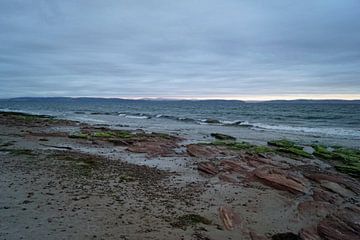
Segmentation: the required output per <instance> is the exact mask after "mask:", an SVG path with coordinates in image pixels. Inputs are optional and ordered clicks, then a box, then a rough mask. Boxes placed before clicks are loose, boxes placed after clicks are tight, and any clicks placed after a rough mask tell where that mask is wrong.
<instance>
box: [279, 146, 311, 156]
mask: <svg viewBox="0 0 360 240" xmlns="http://www.w3.org/2000/svg"><path fill="white" fill-rule="evenodd" d="M276 151H277V152H282V153H289V154H292V155H296V156H300V157H305V158H313V156H312V155H311V154H310V153H308V152H305V151H304V150H303V149H299V148H296V147H287V148H283V147H280V148H278V149H276Z"/></svg>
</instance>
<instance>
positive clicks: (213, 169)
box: [198, 162, 219, 175]
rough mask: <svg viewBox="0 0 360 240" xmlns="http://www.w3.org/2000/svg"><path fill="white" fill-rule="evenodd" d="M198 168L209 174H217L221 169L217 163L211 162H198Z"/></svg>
mask: <svg viewBox="0 0 360 240" xmlns="http://www.w3.org/2000/svg"><path fill="white" fill-rule="evenodd" d="M198 170H199V171H200V172H203V173H206V174H209V175H216V174H217V173H218V172H219V169H218V168H217V166H215V164H213V163H211V162H201V163H199V164H198Z"/></svg>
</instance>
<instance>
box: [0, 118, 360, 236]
mask: <svg viewBox="0 0 360 240" xmlns="http://www.w3.org/2000/svg"><path fill="white" fill-rule="evenodd" d="M0 122H1V125H0V130H1V131H0V132H1V135H0V164H1V168H0V170H1V175H0V176H1V177H0V178H1V181H0V192H1V193H2V194H1V196H0V214H1V215H2V216H4V217H3V220H0V237H2V238H4V239H19V238H21V237H23V238H24V239H29V238H31V237H33V236H37V238H39V239H44V238H47V239H63V238H76V239H92V238H93V239H101V238H103V239H225V238H226V239H239V238H241V239H252V240H254V239H271V238H274V237H283V238H278V239H285V236H286V234H287V235H288V236H292V237H298V238H299V239H300V238H302V239H310V238H306V237H308V236H312V237H313V239H316V238H315V237H321V238H323V239H336V238H332V237H334V236H332V235H335V231H340V232H341V231H343V230H344V229H341V225H342V224H351V223H354V224H355V222H356V221H358V220H359V218H360V210H359V194H360V189H359V187H358V184H359V180H358V178H356V176H357V174H358V172H357V169H356V168H353V165H351V166H350V167H352V168H351V169H349V166H348V165H346V166H345V165H344V163H343V162H339V160H338V159H337V158H335V157H339V156H342V157H344V158H345V159H355V160H356V159H357V157H358V155H357V154H358V153H357V152H356V150H351V151H354V152H351V154H350V153H349V151H350V150H349V149H344V148H338V149H337V148H334V149H330V150H329V149H322V148H320V147H321V146H320V145H316V146H313V148H311V149H310V148H309V147H310V146H300V145H298V144H297V143H293V142H291V141H277V140H276V141H271V142H269V143H268V144H266V145H265V144H261V145H254V144H253V143H244V142H241V141H234V139H230V138H229V136H228V135H224V134H217V135H213V136H208V137H207V138H202V139H201V138H200V137H199V138H195V139H192V138H185V137H184V136H183V135H182V134H179V135H174V134H167V133H156V132H152V131H148V129H145V131H144V129H135V130H134V129H132V130H130V129H129V127H118V129H112V128H108V127H104V126H96V125H89V124H86V123H81V122H75V121H70V120H62V119H57V118H52V117H48V116H35V115H28V114H19V113H4V112H0ZM186 136H187V137H189V135H186ZM266 142H267V141H266ZM315 153H316V154H315ZM354 154H355V155H354ZM359 156H360V155H359ZM327 157H329V159H327V160H326V159H325V158H327ZM355 160H354V161H355ZM357 160H359V159H357ZM357 160H356V161H357ZM359 161H360V160H359ZM340 163H341V164H340ZM350 170H351V171H350ZM354 172H355V173H354ZM345 173H347V174H345ZM348 174H350V175H351V176H352V177H351V176H349V175H348ZM4 219H6V222H5V221H4ZM334 226H335V227H334ZM337 227H338V228H337ZM355 230H356V228H355ZM329 231H330V234H329ZM332 231H333V232H332ZM356 231H358V232H341V233H342V234H344V236H347V237H352V236H357V234H359V233H360V229H357V230H356ZM294 239H295V238H294ZM349 239H351V238H349Z"/></svg>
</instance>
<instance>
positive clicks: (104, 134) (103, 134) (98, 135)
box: [92, 132, 115, 138]
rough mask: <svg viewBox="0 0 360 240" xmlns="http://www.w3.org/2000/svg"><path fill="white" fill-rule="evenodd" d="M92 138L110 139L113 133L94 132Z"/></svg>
mask: <svg viewBox="0 0 360 240" xmlns="http://www.w3.org/2000/svg"><path fill="white" fill-rule="evenodd" d="M92 136H93V137H97V138H111V137H114V136H115V134H114V133H113V132H95V133H93V134H92Z"/></svg>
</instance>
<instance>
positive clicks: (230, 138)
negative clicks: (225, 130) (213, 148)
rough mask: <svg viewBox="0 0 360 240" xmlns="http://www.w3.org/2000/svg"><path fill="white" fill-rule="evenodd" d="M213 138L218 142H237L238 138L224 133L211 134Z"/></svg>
mask: <svg viewBox="0 0 360 240" xmlns="http://www.w3.org/2000/svg"><path fill="white" fill-rule="evenodd" d="M211 136H212V137H214V138H215V139H218V140H225V141H235V140H236V138H235V137H233V136H230V135H226V134H222V133H211Z"/></svg>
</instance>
